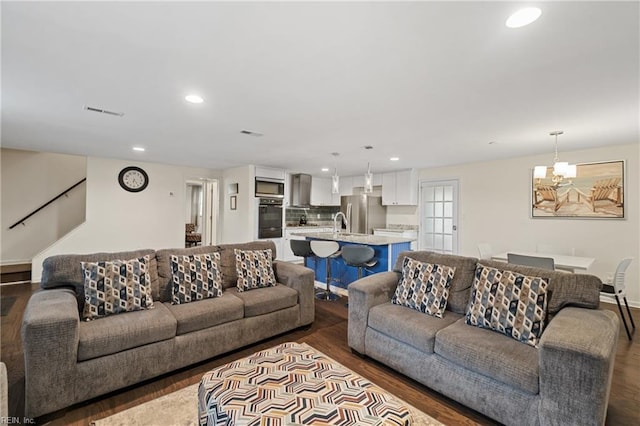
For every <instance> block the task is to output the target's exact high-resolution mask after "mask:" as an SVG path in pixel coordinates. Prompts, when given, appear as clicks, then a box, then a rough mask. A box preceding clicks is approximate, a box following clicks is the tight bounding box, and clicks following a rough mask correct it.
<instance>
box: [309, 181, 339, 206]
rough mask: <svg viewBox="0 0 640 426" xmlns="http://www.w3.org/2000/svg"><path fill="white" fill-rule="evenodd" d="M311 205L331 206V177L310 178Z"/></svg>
mask: <svg viewBox="0 0 640 426" xmlns="http://www.w3.org/2000/svg"><path fill="white" fill-rule="evenodd" d="M338 203H339V201H338ZM311 205H312V206H333V205H335V204H333V197H332V194H331V179H327V178H318V177H315V176H314V177H312V178H311Z"/></svg>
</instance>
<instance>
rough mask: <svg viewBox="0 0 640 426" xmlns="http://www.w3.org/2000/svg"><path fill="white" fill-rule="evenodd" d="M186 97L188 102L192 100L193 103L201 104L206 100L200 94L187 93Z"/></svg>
mask: <svg viewBox="0 0 640 426" xmlns="http://www.w3.org/2000/svg"><path fill="white" fill-rule="evenodd" d="M184 99H185V100H186V101H187V102H191V103H192V104H201V103H203V102H204V99H202V96H198V95H187V96H185V97H184Z"/></svg>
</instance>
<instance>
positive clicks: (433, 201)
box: [420, 180, 458, 254]
mask: <svg viewBox="0 0 640 426" xmlns="http://www.w3.org/2000/svg"><path fill="white" fill-rule="evenodd" d="M420 250H430V251H435V252H438V253H446V254H457V253H458V181H457V180H446V181H423V182H420Z"/></svg>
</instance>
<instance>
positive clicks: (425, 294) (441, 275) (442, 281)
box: [391, 257, 456, 318]
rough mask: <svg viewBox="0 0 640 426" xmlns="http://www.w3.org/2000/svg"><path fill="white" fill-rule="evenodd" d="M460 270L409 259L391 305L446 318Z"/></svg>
mask: <svg viewBox="0 0 640 426" xmlns="http://www.w3.org/2000/svg"><path fill="white" fill-rule="evenodd" d="M455 271H456V268H451V267H449V266H442V265H434V264H432V263H428V262H420V261H419V260H415V259H411V258H410V257H405V258H404V261H403V266H402V277H401V278H400V282H399V283H398V287H396V292H395V294H394V295H393V298H391V303H394V304H396V305H401V306H406V307H407V308H411V309H415V310H417V311H420V312H423V313H426V314H429V315H433V316H435V317H438V318H442V315H443V313H444V309H445V307H446V306H447V297H448V296H449V286H450V285H451V280H452V279H453V275H454V273H455Z"/></svg>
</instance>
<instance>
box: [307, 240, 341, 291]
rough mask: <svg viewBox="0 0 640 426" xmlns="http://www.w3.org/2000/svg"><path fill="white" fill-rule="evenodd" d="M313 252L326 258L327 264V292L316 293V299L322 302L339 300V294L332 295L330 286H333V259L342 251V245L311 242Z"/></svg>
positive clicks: (329, 242)
mask: <svg viewBox="0 0 640 426" xmlns="http://www.w3.org/2000/svg"><path fill="white" fill-rule="evenodd" d="M310 245H311V251H313V254H315V255H316V256H317V257H320V258H324V259H325V262H326V265H327V266H326V269H327V288H326V290H322V291H319V292H317V293H316V299H320V300H337V299H338V298H339V296H338V295H337V294H334V293H331V290H330V287H329V286H330V284H331V258H332V257H336V256H335V255H336V254H337V253H338V252H339V251H340V245H339V244H338V243H337V242H335V241H316V240H313V241H311V244H310Z"/></svg>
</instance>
